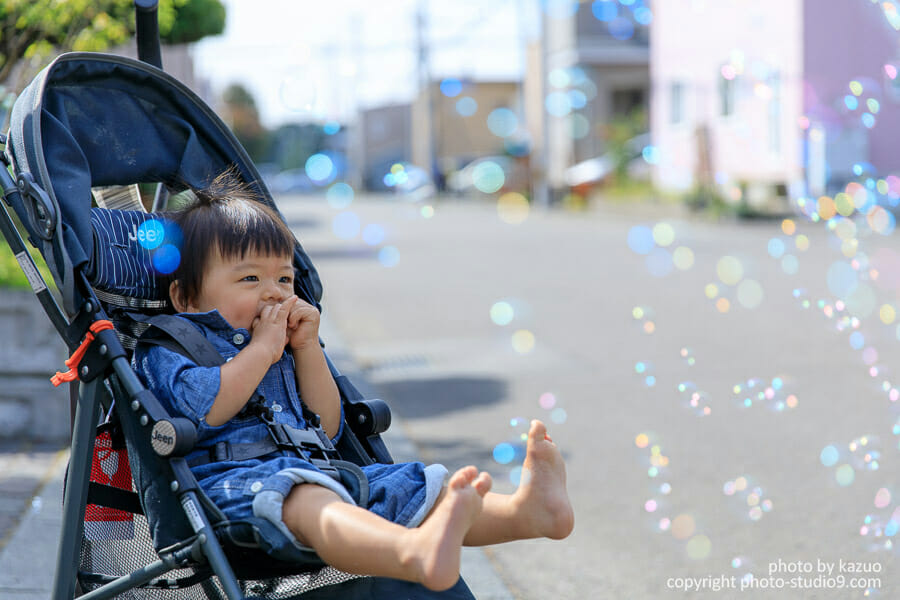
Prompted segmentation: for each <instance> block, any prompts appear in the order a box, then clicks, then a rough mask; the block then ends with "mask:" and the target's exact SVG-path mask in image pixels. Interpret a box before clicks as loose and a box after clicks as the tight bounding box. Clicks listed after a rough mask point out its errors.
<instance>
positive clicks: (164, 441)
mask: <svg viewBox="0 0 900 600" xmlns="http://www.w3.org/2000/svg"><path fill="white" fill-rule="evenodd" d="M150 445H151V446H153V451H154V452H156V453H157V454H159V455H160V456H168V455H170V454H171V453H172V451H173V450H175V427H173V426H172V424H171V423H170V422H168V421H157V422H156V424H154V425H153V430H152V431H151V432H150Z"/></svg>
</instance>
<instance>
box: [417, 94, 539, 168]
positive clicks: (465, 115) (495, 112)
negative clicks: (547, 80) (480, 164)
mask: <svg viewBox="0 0 900 600" xmlns="http://www.w3.org/2000/svg"><path fill="white" fill-rule="evenodd" d="M522 111H523V108H522V87H521V85H520V84H519V82H517V81H471V80H462V81H461V80H457V79H445V80H443V81H441V82H434V83H433V84H432V85H431V89H430V90H428V91H423V92H421V93H420V94H419V95H418V96H417V97H416V100H415V101H414V102H413V106H412V114H413V120H412V145H413V148H412V149H413V154H412V161H413V162H414V163H416V164H418V165H419V166H421V167H423V168H428V167H429V165H428V157H433V162H434V164H433V165H431V167H432V169H433V170H435V171H437V173H438V174H439V176H444V175H447V174H448V173H450V172H452V171H455V170H457V169H459V168H461V167H463V166H464V165H465V164H466V163H468V162H470V161H472V160H474V159H476V158H479V157H483V156H491V155H502V154H515V153H517V152H521V151H522V150H523V147H524V151H526V152H527V149H528V144H529V142H528V133H527V131H526V128H525V122H524V118H523V112H522ZM501 121H502V122H501ZM429 144H430V147H429Z"/></svg>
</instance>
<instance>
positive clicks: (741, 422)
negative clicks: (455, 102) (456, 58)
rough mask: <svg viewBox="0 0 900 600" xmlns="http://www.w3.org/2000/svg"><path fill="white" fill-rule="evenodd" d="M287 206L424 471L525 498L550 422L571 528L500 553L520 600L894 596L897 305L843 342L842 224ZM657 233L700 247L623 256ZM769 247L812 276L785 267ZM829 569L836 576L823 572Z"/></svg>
mask: <svg viewBox="0 0 900 600" xmlns="http://www.w3.org/2000/svg"><path fill="white" fill-rule="evenodd" d="M279 206H280V207H281V209H282V211H283V212H284V213H285V215H286V217H287V219H288V221H289V222H290V223H292V224H293V225H295V230H296V231H297V233H298V234H299V236H300V239H301V241H302V242H303V243H304V245H305V247H306V249H307V251H308V252H309V254H310V255H311V257H312V259H313V261H314V262H315V264H316V265H317V267H318V269H319V271H320V274H321V277H322V280H323V282H324V286H325V297H324V300H323V303H324V306H325V312H326V315H327V316H328V317H329V319H330V321H331V322H332V323H333V324H334V326H335V327H336V328H337V329H338V330H339V331H340V334H341V335H342V337H343V338H344V340H345V342H346V343H347V345H348V347H349V348H350V350H351V352H352V354H353V357H354V358H355V359H356V362H357V363H358V364H359V365H360V366H361V367H362V368H363V369H364V371H365V374H366V376H367V378H368V379H369V380H370V381H371V382H372V383H373V384H374V385H375V387H376V388H377V390H378V391H379V393H380V394H381V395H382V396H383V397H384V398H385V399H387V400H388V401H389V402H390V403H391V405H392V407H393V409H394V410H395V411H396V412H397V413H398V414H399V415H400V416H402V417H403V423H404V427H405V433H406V434H407V435H408V436H409V437H410V438H411V439H412V441H413V442H414V443H415V444H416V445H417V447H418V450H419V452H420V454H421V455H422V456H423V457H424V458H425V459H426V460H429V461H440V462H443V463H445V464H446V465H447V466H448V467H450V468H451V469H452V468H455V467H458V466H461V465H464V464H469V463H472V464H476V465H478V466H479V467H481V468H484V469H487V470H489V471H490V472H491V473H493V475H494V479H495V482H496V484H495V489H498V490H500V491H511V490H512V489H513V484H512V483H511V481H510V476H511V475H513V476H515V474H516V473H515V467H516V466H517V464H520V462H521V454H516V455H515V457H514V458H513V460H512V461H510V462H508V463H507V464H500V463H498V462H497V461H496V460H495V458H494V457H495V456H496V457H497V458H499V459H501V460H503V461H507V460H508V459H509V453H510V449H509V447H508V446H505V445H501V444H503V443H508V444H510V445H511V446H513V449H514V450H515V448H516V447H517V443H518V441H519V440H518V436H519V435H520V434H521V433H522V432H523V431H524V427H525V425H524V424H526V423H527V421H528V420H529V419H531V418H541V419H543V420H544V421H545V422H547V424H548V426H549V428H550V432H551V435H552V436H553V439H554V440H555V441H556V442H557V443H558V444H559V446H560V447H561V448H562V450H563V452H564V454H565V456H566V458H567V461H568V469H569V470H568V474H569V492H570V494H571V496H572V499H573V503H574V505H575V511H576V529H575V532H574V534H573V535H572V536H571V537H570V538H568V539H567V540H565V541H562V542H552V541H544V540H535V541H527V542H517V543H513V544H507V545H504V546H497V547H493V548H490V549H488V550H487V554H488V556H489V557H490V559H491V561H492V563H493V564H494V566H495V567H496V568H497V570H498V571H499V572H500V574H501V576H502V577H503V578H504V580H505V582H506V584H507V586H508V587H509V588H510V589H511V590H512V592H513V593H514V594H515V595H516V596H517V597H519V598H528V599H537V598H546V597H559V598H594V597H619V598H657V597H660V596H662V595H667V594H668V593H675V594H678V592H677V590H678V589H683V587H684V586H685V585H686V580H685V578H690V577H692V578H695V579H694V581H695V584H696V585H703V586H705V588H706V589H710V588H714V589H719V591H718V593H717V594H715V596H716V597H740V598H753V597H766V598H768V597H785V598H813V597H857V596H862V595H863V593H864V590H863V589H853V590H851V589H849V587H850V586H858V585H862V584H865V586H868V587H870V588H871V589H870V592H869V593H870V595H880V596H881V597H884V598H891V597H896V594H897V592H898V590H900V576H898V573H897V568H896V561H895V559H894V557H895V554H896V552H895V551H894V550H891V549H885V547H884V546H885V541H886V540H889V539H891V538H890V537H889V536H887V535H885V531H884V527H885V525H888V531H887V533H888V534H890V533H892V531H891V530H890V526H889V523H888V519H889V518H890V516H891V512H892V511H893V510H894V508H895V506H896V502H895V501H894V500H893V499H892V498H891V497H890V493H891V492H897V491H898V487H897V483H898V481H897V479H898V476H897V472H898V471H897V469H896V462H897V459H898V450H897V437H895V436H894V435H893V433H892V426H893V424H894V422H895V419H896V414H894V412H893V411H892V408H893V403H892V402H891V401H890V399H889V391H888V390H887V389H885V388H883V385H884V384H883V382H884V381H885V380H890V378H891V367H892V365H895V364H897V360H896V359H897V358H898V356H897V355H898V349H897V341H896V337H895V333H894V327H895V325H891V326H887V325H884V324H882V322H881V321H880V320H879V319H878V308H877V307H878V306H880V304H881V301H879V302H878V303H877V305H876V308H875V314H874V316H872V317H869V318H866V319H863V321H862V324H861V325H860V326H859V327H858V329H854V328H853V327H852V325H850V326H849V327H847V329H846V330H844V331H838V328H839V323H840V316H841V315H842V314H846V312H844V313H841V312H840V310H839V309H838V308H835V307H834V306H832V309H833V310H832V315H833V316H832V317H828V316H827V314H826V311H825V310H823V309H822V308H820V307H817V305H816V302H817V300H818V299H820V298H821V299H826V300H828V299H830V302H833V298H832V297H831V296H830V295H829V291H828V287H827V285H826V280H827V277H826V274H827V272H828V269H829V267H830V266H831V265H832V264H833V263H834V262H835V261H837V260H838V259H841V258H843V257H842V255H841V254H840V250H839V248H834V247H833V246H834V245H833V244H830V243H829V235H828V233H827V231H826V230H825V228H824V226H822V225H814V224H812V223H808V222H805V221H803V220H798V222H797V226H798V229H797V230H796V231H794V232H793V234H792V235H787V234H785V233H784V232H783V231H782V228H781V221H780V220H774V221H759V222H749V223H739V222H720V223H716V222H713V221H710V220H707V219H690V218H688V217H686V216H685V214H684V213H682V212H679V211H677V210H672V209H669V208H667V209H664V210H663V209H658V208H657V207H653V206H641V207H636V208H632V207H628V206H625V205H621V204H618V205H615V206H613V207H594V208H593V209H592V210H590V211H588V212H586V213H568V212H564V211H532V212H531V213H530V214H528V216H527V218H525V219H524V220H522V218H521V217H522V215H521V214H519V215H518V216H517V217H515V218H510V215H509V213H505V214H502V215H501V214H498V211H497V209H496V207H495V205H494V204H493V203H490V202H485V201H467V200H463V201H443V202H438V203H435V204H434V205H433V212H432V210H431V209H430V208H428V207H427V206H424V207H423V205H421V204H410V203H405V202H403V201H402V200H398V199H394V198H389V197H388V198H384V197H382V198H365V197H357V198H355V199H354V200H353V202H352V203H350V204H349V205H346V204H344V203H342V204H336V203H334V202H333V203H332V204H329V202H328V201H327V200H326V198H325V197H312V196H310V197H293V198H284V199H281V200H280V201H279ZM423 208H424V210H423ZM501 217H502V218H501ZM504 219H505V220H504ZM510 221H512V222H510ZM660 221H665V222H666V223H668V224H669V225H671V227H672V229H671V232H668V231H667V230H666V229H665V228H663V229H662V230H657V233H662V235H660V243H658V244H656V246H657V247H663V244H665V248H666V249H667V250H668V251H670V252H672V251H674V250H675V249H676V248H678V247H685V248H689V249H690V250H691V254H692V255H693V263H692V264H690V265H689V266H688V262H689V261H684V260H683V261H682V262H681V263H680V266H681V267H682V268H683V269H680V268H676V267H673V266H672V265H669V267H668V271H669V272H668V273H667V274H662V273H663V272H665V271H666V268H665V265H664V264H663V267H662V268H661V267H660V262H659V260H658V258H659V256H658V253H657V254H655V256H656V259H657V262H655V263H654V262H653V260H651V261H650V262H649V263H648V261H647V260H646V258H645V256H644V255H641V254H638V253H636V252H635V251H633V250H632V249H630V248H629V243H628V241H629V232H631V233H632V235H634V236H637V234H639V233H640V231H641V230H632V228H633V227H634V226H636V225H646V226H650V227H653V226H654V225H656V224H657V223H658V222H660ZM338 234H340V235H338ZM801 234H802V235H805V236H807V238H808V243H809V244H808V245H809V247H808V249H806V250H801V249H798V248H797V247H796V245H797V244H796V242H797V239H798V236H799V235H801ZM341 236H343V237H341ZM638 237H639V236H638ZM663 238H672V239H663ZM772 238H779V239H781V240H782V242H783V243H784V244H785V245H786V248H787V249H786V251H785V254H791V255H794V256H795V257H796V267H797V269H796V272H795V273H793V274H789V272H790V271H793V269H792V267H791V265H790V264H789V263H790V261H788V264H787V270H786V269H785V267H784V266H783V261H782V258H783V257H779V258H777V259H776V258H773V256H772V255H771V254H770V253H769V251H768V248H769V242H770V240H771V239H772ZM865 243H867V244H868V243H871V244H873V245H872V246H871V248H870V249H869V250H868V251H869V252H870V253H874V252H875V249H876V248H877V247H881V246H890V247H893V248H895V249H896V248H897V246H898V244H897V240H896V237H895V236H894V237H884V238H880V239H877V240H868V241H866V242H865ZM651 245H652V242H651ZM799 245H800V246H801V247H804V246H805V242H803V241H801V243H800V244H799ZM681 255H682V258H683V257H684V256H685V253H684V252H682V253H681ZM725 256H730V257H733V258H734V259H736V262H735V261H733V260H726V261H724V262H723V261H721V259H722V258H723V257H725ZM662 262H663V263H664V262H665V261H664V260H663V261H662ZM648 265H649V266H648ZM737 266H739V267H740V269H737V268H736V267H737ZM685 267H686V268H685ZM651 271H653V272H656V273H657V274H656V275H653V274H651ZM720 276H721V277H720ZM744 280H752V281H755V282H757V283H758V286H754V285H751V286H749V287H748V286H745V287H743V288H741V286H740V284H741V282H743V281H744ZM726 281H729V282H732V283H731V284H728V283H726ZM709 284H715V286H716V289H715V292H716V293H715V294H714V295H713V294H712V290H711V289H710V288H708V285H709ZM741 289H742V290H743V291H741V292H740V293H739V292H738V290H741ZM748 290H749V292H748ZM760 290H761V291H762V296H761V297H759V291H760ZM754 292H755V293H754ZM878 293H879V294H882V292H881V291H880V290H879V291H878ZM710 295H712V296H713V297H712V298H710V297H709V296H710ZM722 298H725V300H727V301H728V302H727V303H725V302H724V301H723V300H722ZM804 300H809V301H810V303H809V308H804V304H803V301H804ZM889 300H891V301H893V300H895V299H894V298H890V299H889ZM886 301H888V300H885V302H886ZM504 302H505V303H506V304H498V303H504ZM507 305H508V306H507ZM830 305H831V304H829V306H830ZM637 307H641V309H642V310H643V313H642V312H641V311H637V312H636V311H635V308H637ZM492 308H493V313H492ZM723 310H725V312H723ZM636 317H637V318H636ZM492 318H493V320H492ZM507 321H508V322H507ZM648 322H651V323H652V326H651V325H648ZM847 322H848V323H849V320H848V321H847ZM504 323H505V324H504ZM853 331H858V332H860V334H862V335H864V336H865V341H864V344H862V345H860V344H859V337H858V336H857V337H856V338H855V339H854V340H850V338H849V334H850V332H853ZM851 341H852V343H853V344H854V346H857V347H858V349H856V348H854V347H852V346H851ZM326 342H327V340H326ZM865 348H873V349H876V350H877V357H876V359H875V360H874V361H873V360H872V358H873V355H872V352H869V353H868V354H864V353H863V351H864V350H865ZM690 359H693V360H690ZM866 361H868V362H870V363H871V364H867V363H866ZM872 366H876V367H877V368H879V369H880V371H879V372H877V373H876V376H874V377H873V376H872V375H871V374H870V368H871V367H872ZM751 380H752V383H753V384H754V387H753V388H752V389H750V385H749V383H748V382H751ZM679 384H684V385H683V386H682V388H681V390H679ZM737 386H740V387H737ZM888 387H890V384H889V386H888ZM769 388H771V389H769ZM759 392H762V393H763V396H762V398H760V397H758V396H757V395H756V394H758V393H759ZM767 392H768V397H766V393H767ZM748 397H749V398H750V404H751V405H750V406H747V405H746V404H747V402H746V399H747V398H748ZM692 403H693V404H694V406H692ZM704 409H706V410H704ZM705 412H706V413H708V414H704V413H705ZM641 434H643V436H642V435H641ZM864 436H868V437H865V439H864V440H861V441H857V444H856V446H853V448H855V451H853V450H851V442H853V441H854V440H860V438H862V437H864ZM863 442H865V443H863ZM498 446H499V447H498ZM827 446H834V449H835V450H836V453H837V455H838V460H837V462H836V463H835V464H834V465H833V466H825V464H823V458H824V455H822V453H823V449H825V448H826V447H827ZM874 450H877V451H878V452H879V453H880V455H879V456H877V457H876V459H875V462H877V463H879V464H880V467H879V468H878V469H875V468H873V467H874V466H875V465H874V464H873V457H874V456H875V455H874V454H873V451H874ZM826 454H827V452H826ZM820 456H822V458H820ZM826 462H829V463H830V461H826ZM845 464H846V465H849V466H848V467H846V468H842V465H845ZM653 467H655V469H653ZM850 469H852V474H853V475H854V477H853V478H852V481H849V480H848V475H849V473H850V471H849V470H850ZM651 474H653V475H654V476H652V477H651V476H650V475H651ZM664 484H668V485H664ZM879 490H884V491H882V492H881V493H880V494H879ZM867 515H870V519H869V521H870V522H869V523H868V524H866V522H865V519H866V516H867ZM879 520H880V527H881V529H879V526H878V522H879ZM876 532H880V533H881V534H882V535H881V537H876V535H875V533H876ZM861 533H864V534H866V535H861ZM841 559H843V560H844V561H849V562H845V563H839V562H838V561H839V560H841ZM851 562H852V563H854V564H852V565H851V564H850V563H851ZM857 563H858V564H857ZM829 565H830V566H832V567H833V570H832V572H831V573H830V579H829V578H822V577H820V578H819V579H815V577H816V576H817V575H820V573H818V572H816V569H818V568H819V567H820V566H821V567H823V568H825V567H827V566H829ZM848 565H849V566H848ZM810 567H811V568H812V569H813V572H808V571H807V569H808V568H810ZM854 567H859V568H860V569H866V570H867V571H869V572H868V573H862V574H860V573H853V572H852V571H851V570H848V569H853V568H854ZM839 569H843V572H839ZM770 570H772V571H773V572H772V573H771V575H772V577H771V578H770V577H769V576H770ZM798 570H799V572H798ZM872 571H874V572H872ZM748 573H752V574H753V575H754V576H755V578H756V580H755V582H753V583H748V582H747V579H746V578H745V577H746V574H748ZM839 575H840V576H842V577H841V578H840V579H838V576H839ZM859 577H864V578H867V579H870V580H871V581H859V580H858V578H859ZM798 578H799V579H798ZM742 579H743V581H744V584H743V585H744V587H745V588H749V589H744V590H743V591H741V586H742ZM779 584H780V585H781V586H782V587H781V589H779ZM790 586H797V587H798V588H799V589H791V588H790ZM841 586H843V588H841ZM835 588H837V589H835Z"/></svg>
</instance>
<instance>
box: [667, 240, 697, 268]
mask: <svg viewBox="0 0 900 600" xmlns="http://www.w3.org/2000/svg"><path fill="white" fill-rule="evenodd" d="M672 263H673V264H674V265H675V268H676V269H678V270H679V271H687V270H688V269H690V268H691V267H693V266H694V251H693V250H691V249H690V248H688V247H686V246H679V247H678V248H675V251H674V252H672Z"/></svg>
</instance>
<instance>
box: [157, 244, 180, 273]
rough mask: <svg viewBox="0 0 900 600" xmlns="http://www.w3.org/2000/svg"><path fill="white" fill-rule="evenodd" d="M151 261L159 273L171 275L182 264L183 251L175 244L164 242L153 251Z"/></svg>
mask: <svg viewBox="0 0 900 600" xmlns="http://www.w3.org/2000/svg"><path fill="white" fill-rule="evenodd" d="M150 262H151V263H152V264H153V269H154V270H155V271H156V272H157V273H159V274H161V275H169V274H171V273H174V272H175V271H176V269H178V265H180V264H181V251H179V250H178V247H177V246H175V245H173V244H163V245H161V246H159V247H158V248H157V249H156V251H155V252H154V253H153V256H152V257H151V259H150Z"/></svg>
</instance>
